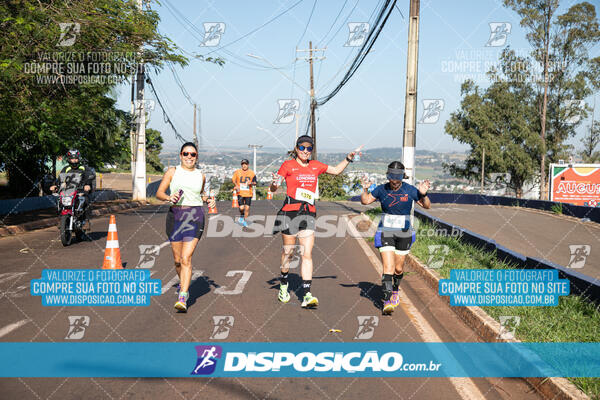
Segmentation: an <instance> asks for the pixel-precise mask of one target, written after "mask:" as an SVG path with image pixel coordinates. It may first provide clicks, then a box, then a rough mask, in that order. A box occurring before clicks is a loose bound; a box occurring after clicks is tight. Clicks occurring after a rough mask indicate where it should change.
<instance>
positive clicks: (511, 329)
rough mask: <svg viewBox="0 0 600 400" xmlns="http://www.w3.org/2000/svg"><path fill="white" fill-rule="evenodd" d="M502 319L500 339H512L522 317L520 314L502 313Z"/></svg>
mask: <svg viewBox="0 0 600 400" xmlns="http://www.w3.org/2000/svg"><path fill="white" fill-rule="evenodd" d="M499 319H500V334H499V335H498V339H504V340H512V339H514V338H515V331H516V330H517V326H519V324H520V323H521V317H519V316H518V315H501V316H500V317H499Z"/></svg>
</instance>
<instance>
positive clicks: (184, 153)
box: [181, 151, 198, 157]
mask: <svg viewBox="0 0 600 400" xmlns="http://www.w3.org/2000/svg"><path fill="white" fill-rule="evenodd" d="M181 155H182V156H184V157H187V156H192V157H196V156H197V155H198V153H193V152H187V151H182V152H181Z"/></svg>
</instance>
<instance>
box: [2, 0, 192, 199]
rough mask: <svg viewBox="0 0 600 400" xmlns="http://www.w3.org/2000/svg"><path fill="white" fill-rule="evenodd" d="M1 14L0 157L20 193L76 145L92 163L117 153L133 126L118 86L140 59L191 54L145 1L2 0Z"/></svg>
mask: <svg viewBox="0 0 600 400" xmlns="http://www.w3.org/2000/svg"><path fill="white" fill-rule="evenodd" d="M0 15H1V17H0V29H1V30H2V32H3V34H2V36H0V127H1V128H0V158H1V159H2V160H3V165H2V166H1V168H3V169H4V170H6V171H7V174H8V178H9V188H10V189H11V191H12V193H13V194H14V195H29V194H31V193H34V191H35V181H36V180H37V179H39V178H40V177H41V175H42V174H43V173H44V172H45V171H44V169H45V168H44V165H45V164H46V162H47V161H51V160H53V159H54V158H55V157H56V156H58V155H62V154H64V153H65V151H66V150H67V149H68V148H69V147H77V148H78V149H79V150H80V151H81V152H82V154H84V155H85V158H86V159H87V161H88V162H89V164H90V165H91V166H92V167H99V166H101V165H102V164H104V163H106V162H114V161H115V160H116V159H117V158H118V157H119V154H120V153H121V150H122V149H121V147H120V146H121V145H122V143H121V142H120V134H121V131H122V130H123V129H126V128H127V129H128V126H126V119H125V118H124V116H125V115H126V114H127V113H125V112H123V111H120V110H118V109H116V107H115V103H116V100H115V98H114V95H113V88H114V87H115V85H117V84H118V83H121V82H123V81H124V80H126V79H128V78H129V77H130V76H131V73H132V71H135V69H136V65H137V63H138V62H139V61H140V60H141V59H143V60H144V62H145V63H146V66H147V68H149V69H152V68H154V69H156V70H160V68H161V67H162V66H163V65H164V63H165V62H171V63H179V64H181V65H186V63H187V59H186V58H185V57H183V56H182V55H181V54H180V53H179V51H178V49H177V47H176V46H175V45H174V44H173V43H172V42H171V41H170V40H169V39H168V38H167V37H165V36H162V35H161V34H159V33H158V30H157V26H158V21H159V17H158V14H157V13H156V12H155V11H152V10H144V11H142V12H140V11H138V10H137V7H136V1H132V0H78V1H69V0H55V1H37V0H20V1H13V2H2V3H0ZM61 24H62V25H61ZM75 27H79V30H77V29H76V28H75ZM63 40H67V41H69V43H67V44H66V45H65V42H62V43H61V41H63ZM142 45H143V47H140V46H142ZM140 48H141V49H142V50H141V51H139V50H140ZM98 69H101V71H102V72H98ZM90 76H99V77H100V78H102V79H96V80H95V81H92V80H90V79H88V78H86V77H90ZM67 78H69V79H71V78H73V81H69V80H68V79H67ZM78 79H79V80H78Z"/></svg>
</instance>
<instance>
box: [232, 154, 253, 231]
mask: <svg viewBox="0 0 600 400" xmlns="http://www.w3.org/2000/svg"><path fill="white" fill-rule="evenodd" d="M248 164H249V162H248V160H246V159H245V158H244V159H243V160H242V168H240V169H238V170H236V171H235V172H234V173H233V177H232V178H231V180H232V181H233V184H234V185H235V190H236V191H237V192H238V200H239V202H240V218H239V219H238V221H237V222H238V224H240V225H243V226H245V227H246V226H248V222H246V218H248V214H250V204H252V190H253V186H255V185H256V174H254V171H252V170H251V169H248Z"/></svg>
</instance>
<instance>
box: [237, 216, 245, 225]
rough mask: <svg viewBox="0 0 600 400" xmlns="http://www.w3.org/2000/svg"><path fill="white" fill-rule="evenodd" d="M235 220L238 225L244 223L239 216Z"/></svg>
mask: <svg viewBox="0 0 600 400" xmlns="http://www.w3.org/2000/svg"><path fill="white" fill-rule="evenodd" d="M236 222H237V224H238V225H244V218H242V217H240V218H238V220H237V221H236Z"/></svg>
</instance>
